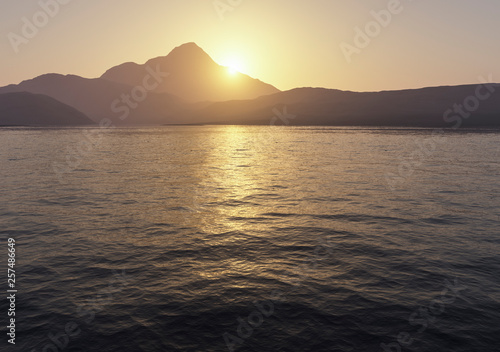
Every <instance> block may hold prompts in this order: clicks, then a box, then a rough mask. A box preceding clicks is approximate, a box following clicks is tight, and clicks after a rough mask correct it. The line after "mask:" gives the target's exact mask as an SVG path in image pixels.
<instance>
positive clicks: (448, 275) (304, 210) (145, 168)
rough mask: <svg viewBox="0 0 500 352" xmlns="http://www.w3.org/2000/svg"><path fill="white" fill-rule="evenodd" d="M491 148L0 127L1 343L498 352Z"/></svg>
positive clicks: (289, 131) (483, 144)
mask: <svg viewBox="0 0 500 352" xmlns="http://www.w3.org/2000/svg"><path fill="white" fill-rule="evenodd" d="M88 138H91V139H92V140H93V141H94V142H93V144H89V142H88V140H89V139H88ZM86 141H87V142H86ZM499 155H500V133H493V132H491V131H490V132H488V131H481V132H478V131H468V132H461V133H456V132H447V133H445V134H444V135H443V136H437V137H436V135H433V134H432V130H418V129H407V130H405V129H399V130H398V129H352V128H351V129H350V128H342V129H338V128H287V127H276V128H269V127H225V126H221V127H205V126H194V127H165V128H156V129H153V128H151V129H112V130H99V129H16V128H13V129H0V162H1V168H0V179H1V182H2V183H1V190H0V192H1V193H0V219H1V228H0V234H1V236H2V241H1V243H3V247H4V249H0V250H1V251H2V252H4V254H2V258H4V259H2V263H3V264H2V267H3V268H4V269H2V272H4V271H5V270H6V269H5V264H6V258H7V256H6V251H7V244H6V238H8V237H13V238H15V240H16V243H17V247H16V248H17V265H16V270H17V287H16V288H17V289H18V290H19V292H18V294H17V309H18V310H17V321H16V324H17V336H16V346H15V348H12V347H10V346H7V347H2V348H1V350H2V351H23V352H24V351H28V352H31V351H36V352H38V351H61V350H64V351H100V352H107V351H110V352H111V351H113V352H114V351H117V352H118V351H123V352H128V351H130V352H138V351H207V352H210V351H230V350H231V348H232V347H234V349H235V350H238V351H242V352H243V351H256V352H267V351H283V352H285V351H315V352H322V351H335V352H348V351H352V352H362V351H366V352H368V351H370V352H372V351H375V352H377V351H384V350H385V351H391V352H393V351H419V352H420V351H429V352H430V351H453V352H461V351H464V352H470V351H481V352H482V351H485V352H486V351H498V350H500V277H499V271H500V235H499V230H498V229H499V228H500V200H499V198H498V194H499V193H500V182H499V176H500V160H499ZM0 285H1V286H0V287H1V289H2V290H4V289H5V288H6V287H7V283H6V275H2V277H1V278H0ZM4 292H5V291H4ZM7 304H8V302H7V301H6V300H5V299H2V300H1V302H0V315H1V316H2V319H1V322H2V326H4V328H3V329H2V336H3V337H2V341H0V344H1V345H2V346H6V345H7V344H6V340H7V337H6V335H5V322H6V319H5V318H6V317H7V315H6V312H7V309H8V306H7ZM68 335H70V336H68ZM52 340H53V341H52Z"/></svg>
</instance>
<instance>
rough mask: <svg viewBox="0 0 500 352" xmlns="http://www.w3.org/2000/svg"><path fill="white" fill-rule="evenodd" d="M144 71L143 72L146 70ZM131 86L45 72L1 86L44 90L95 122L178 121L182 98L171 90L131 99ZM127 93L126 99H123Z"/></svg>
mask: <svg viewBox="0 0 500 352" xmlns="http://www.w3.org/2000/svg"><path fill="white" fill-rule="evenodd" d="M145 74H146V73H145ZM132 90H133V87H131V86H127V85H124V84H120V83H116V82H111V81H108V80H105V79H100V78H95V79H87V78H82V77H79V76H74V75H60V74H46V75H42V76H39V77H36V78H34V79H31V80H27V81H23V82H21V83H20V84H18V85H9V86H6V87H2V88H0V94H1V93H10V92H30V93H35V94H45V95H48V96H50V97H52V98H54V99H56V100H59V101H60V102H62V103H65V104H68V105H70V106H72V107H74V108H75V109H77V110H80V111H82V112H83V113H85V114H86V115H87V116H89V117H90V118H91V119H92V120H94V121H95V122H99V121H101V120H102V119H104V118H110V119H111V120H112V121H113V122H114V123H115V124H117V125H148V124H163V123H176V122H179V121H177V120H176V119H175V116H174V115H175V114H176V112H177V111H178V110H179V109H182V107H183V106H184V102H183V101H182V100H181V99H179V98H177V97H175V96H173V95H170V94H157V93H153V92H147V95H146V96H145V97H144V100H142V99H143V96H142V95H139V96H138V97H139V98H140V99H139V100H134V98H133V95H132V94H131V92H132ZM124 96H127V97H128V99H129V103H127V102H124V101H123V97H124Z"/></svg>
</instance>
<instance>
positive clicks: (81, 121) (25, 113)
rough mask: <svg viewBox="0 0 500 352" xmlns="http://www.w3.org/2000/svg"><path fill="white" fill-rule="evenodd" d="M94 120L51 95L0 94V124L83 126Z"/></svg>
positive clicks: (90, 123)
mask: <svg viewBox="0 0 500 352" xmlns="http://www.w3.org/2000/svg"><path fill="white" fill-rule="evenodd" d="M93 124H94V122H93V121H92V120H91V119H89V118H88V117H87V116H85V114H83V113H81V112H80V111H78V110H76V109H74V108H72V107H71V106H68V105H66V104H63V103H61V102H58V101H57V100H55V99H52V98H51V97H48V96H45V95H41V94H31V93H26V92H24V93H7V94H0V126H83V125H93Z"/></svg>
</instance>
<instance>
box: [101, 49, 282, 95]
mask: <svg viewBox="0 0 500 352" xmlns="http://www.w3.org/2000/svg"><path fill="white" fill-rule="evenodd" d="M147 67H149V68H151V69H156V68H159V70H160V71H161V72H165V73H168V74H169V76H168V77H167V78H165V79H164V80H163V82H161V83H160V85H159V86H158V88H156V89H155V92H157V93H170V94H174V95H176V96H178V97H181V98H182V99H184V100H186V101H189V102H201V101H212V102H216V101H227V100H234V99H254V98H257V97H259V96H263V95H269V94H274V93H277V92H279V90H278V89H276V88H275V87H273V86H271V85H269V84H266V83H263V82H261V81H259V80H258V79H254V78H251V77H249V76H247V75H244V74H241V73H237V74H236V75H234V76H232V75H229V74H228V72H227V69H226V68H225V67H223V66H220V65H218V64H217V63H216V62H214V61H213V60H212V58H211V57H210V56H209V55H208V54H207V53H205V51H203V49H201V48H200V47H199V46H197V45H196V44H195V43H187V44H184V45H181V46H179V47H177V48H175V49H174V50H172V51H171V52H170V54H168V55H167V56H162V57H157V58H155V59H151V60H149V61H148V62H146V63H145V64H143V65H139V64H136V63H132V62H128V63H125V64H122V65H119V66H116V67H113V68H111V69H109V70H108V71H107V72H106V73H104V74H103V75H102V76H101V78H104V79H107V80H109V81H113V82H118V83H122V84H127V85H130V86H136V85H141V84H143V80H144V72H145V69H146V68H147Z"/></svg>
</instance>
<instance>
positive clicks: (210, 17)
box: [0, 0, 500, 91]
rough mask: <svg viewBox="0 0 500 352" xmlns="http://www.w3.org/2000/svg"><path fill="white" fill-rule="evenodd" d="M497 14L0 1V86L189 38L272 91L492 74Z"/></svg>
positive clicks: (377, 6) (491, 4) (486, 0)
mask: <svg viewBox="0 0 500 352" xmlns="http://www.w3.org/2000/svg"><path fill="white" fill-rule="evenodd" d="M43 4H45V5H43ZM499 15H500V1H498V0H366V1H361V0H359V1H356V0H309V1H306V0H141V1H137V0H22V1H14V0H0V85H1V86H3V85H7V84H11V83H19V82H21V81H22V80H25V79H30V78H33V77H36V76H38V75H41V74H44V73H61V74H76V75H80V76H83V77H87V78H95V77H99V76H100V75H101V74H102V73H104V72H105V71H106V70H107V69H108V68H110V67H112V66H115V65H118V64H121V63H123V62H129V61H133V62H137V63H144V62H146V61H147V60H148V59H150V58H153V57H157V56H164V55H167V54H168V53H169V52H170V51H171V50H172V49H173V48H174V47H176V46H179V45H181V44H183V43H187V42H195V43H197V44H198V45H199V46H200V47H202V48H203V49H204V50H205V51H206V52H207V53H208V54H209V55H210V56H211V57H212V58H213V59H214V60H215V61H216V62H217V63H219V64H223V65H225V66H234V68H236V69H238V70H240V71H241V72H243V73H245V74H248V75H250V76H252V77H254V78H258V79H260V80H262V81H264V82H266V83H270V84H273V85H274V86H276V87H277V88H279V89H281V90H288V89H292V88H296V87H326V88H335V89H342V90H352V91H380V90H394V89H407V88H419V87H426V86H439V85H458V84H474V83H477V82H478V77H480V76H483V77H487V76H491V77H493V81H495V82H500V42H499V40H498V34H499V33H500V21H498V16H499Z"/></svg>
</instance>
